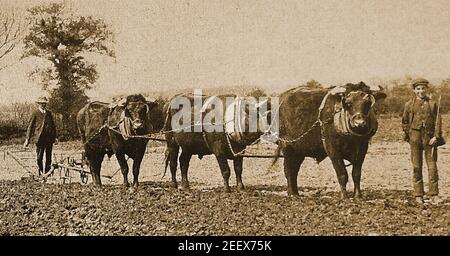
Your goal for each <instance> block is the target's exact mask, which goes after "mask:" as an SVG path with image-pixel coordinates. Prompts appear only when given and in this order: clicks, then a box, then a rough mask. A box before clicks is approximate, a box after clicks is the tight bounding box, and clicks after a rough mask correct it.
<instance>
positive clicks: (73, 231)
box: [0, 118, 450, 235]
mask: <svg viewBox="0 0 450 256" xmlns="http://www.w3.org/2000/svg"><path fill="white" fill-rule="evenodd" d="M446 120H449V119H448V118H447V119H446ZM397 122H398V119H388V120H387V121H386V122H383V121H381V127H380V131H379V133H378V134H377V136H376V137H375V138H374V140H373V142H372V144H371V146H370V148H369V153H368V155H367V156H366V161H365V163H364V166H363V174H362V189H363V193H364V197H365V200H364V201H362V202H359V201H354V200H353V199H351V200H347V201H341V200H339V196H338V184H337V180H336V175H335V172H334V170H333V169H332V166H331V162H330V161H329V160H328V159H326V160H324V161H323V162H322V163H320V164H317V163H315V162H314V161H313V160H311V159H308V160H306V161H305V162H304V164H303V166H302V169H301V171H300V175H299V186H300V194H301V197H300V198H289V197H287V196H286V179H285V178H284V174H283V171H282V159H281V161H279V162H278V163H277V165H276V166H275V167H274V168H273V169H272V170H270V171H267V167H268V166H269V163H270V160H269V159H246V160H245V161H244V173H243V180H244V184H245V185H246V186H247V189H246V191H245V192H236V191H233V192H232V193H230V194H226V193H223V192H222V177H221V174H220V171H219V168H218V165H217V163H216V161H215V159H214V158H213V157H211V156H205V157H204V158H203V160H199V159H197V158H193V159H192V161H191V165H190V170H189V179H190V182H191V188H192V191H191V192H189V193H186V192H182V191H178V190H174V189H171V188H169V181H170V174H169V173H167V174H166V176H165V177H164V178H162V175H163V171H164V170H163V166H164V165H163V163H162V162H163V157H164V154H163V152H164V147H162V146H161V145H159V146H156V147H155V146H151V147H149V148H148V150H147V155H146V157H145V158H144V162H143V164H142V168H141V175H140V181H141V186H140V188H139V189H138V190H137V191H135V192H131V191H129V190H127V189H124V188H123V187H122V186H120V184H121V183H122V175H121V173H120V171H119V172H117V174H116V175H115V176H114V177H113V179H111V180H108V179H105V178H104V179H103V182H104V184H106V186H103V188H101V189H98V188H94V187H92V186H90V185H80V184H79V177H78V175H77V174H76V173H73V177H74V178H73V180H72V182H73V184H70V185H60V184H59V183H60V181H59V179H58V177H59V176H58V173H55V175H54V176H53V177H51V178H50V179H49V181H48V182H47V183H45V184H44V183H39V182H35V181H32V179H30V178H27V177H28V176H29V174H28V173H27V172H25V171H23V170H22V169H21V168H20V167H19V166H18V165H17V164H16V163H14V161H13V160H12V159H11V158H10V157H6V158H5V159H4V158H3V154H0V166H2V168H1V169H0V179H2V180H3V181H0V234H3V235H50V234H51V235H121V234H123V235H450V186H449V184H450V173H449V170H448V167H449V166H450V165H449V164H450V147H449V145H445V146H444V147H442V148H440V152H439V161H438V168H439V174H440V181H439V184H440V193H441V196H442V199H443V202H442V203H440V204H438V205H431V204H429V203H427V204H425V205H424V206H419V205H416V204H415V203H414V198H413V197H412V195H411V189H412V184H411V179H412V173H411V172H412V170H411V167H410V165H411V164H410V162H409V152H408V144H406V143H404V142H401V141H399V140H400V138H401V133H398V130H396V129H398V125H396V124H397ZM447 125H448V124H447ZM446 131H448V130H446ZM447 138H448V136H447ZM78 146H79V144H78V143H64V144H59V145H56V146H55V155H56V158H58V157H61V156H65V155H68V154H71V155H75V154H74V152H75V151H72V150H73V149H75V148H77V147H78ZM258 147H259V148H256V149H257V150H258V151H263V152H267V153H268V154H269V153H271V152H272V151H273V149H274V145H271V144H263V145H259V146H258ZM17 148H19V146H4V147H0V153H2V152H1V151H5V150H12V149H17ZM129 162H130V163H131V160H130V161H129ZM117 169H118V164H117V163H116V161H115V158H114V157H113V158H111V159H110V160H108V159H107V158H106V160H105V162H104V165H103V170H102V174H108V175H112V174H114V173H115V172H116V171H117ZM131 175H132V174H129V179H131V178H132V176H131ZM424 176H425V177H426V168H425V171H424ZM350 177H351V175H350ZM89 181H91V179H90V177H89ZM231 184H232V185H234V184H235V182H234V173H233V174H232V182H231ZM425 185H426V186H427V179H425ZM352 187H353V184H352V182H351V178H350V182H349V185H348V187H347V188H348V190H349V191H350V190H352ZM426 190H427V188H426Z"/></svg>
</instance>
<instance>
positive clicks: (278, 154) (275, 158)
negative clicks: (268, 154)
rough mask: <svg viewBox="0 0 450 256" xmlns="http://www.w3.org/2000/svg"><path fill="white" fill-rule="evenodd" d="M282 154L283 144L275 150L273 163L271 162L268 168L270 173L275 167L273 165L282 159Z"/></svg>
mask: <svg viewBox="0 0 450 256" xmlns="http://www.w3.org/2000/svg"><path fill="white" fill-rule="evenodd" d="M280 155H281V145H278V147H277V149H276V150H275V154H274V158H273V160H272V163H271V164H270V166H269V168H267V172H268V173H269V172H270V171H271V170H272V169H273V166H274V165H275V164H276V163H277V162H278V159H280Z"/></svg>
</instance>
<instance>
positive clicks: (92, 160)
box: [86, 150, 103, 186]
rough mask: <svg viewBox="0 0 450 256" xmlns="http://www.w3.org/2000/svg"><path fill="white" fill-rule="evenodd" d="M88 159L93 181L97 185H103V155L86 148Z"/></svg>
mask: <svg viewBox="0 0 450 256" xmlns="http://www.w3.org/2000/svg"><path fill="white" fill-rule="evenodd" d="M86 159H87V161H88V164H89V170H90V171H91V175H92V182H93V183H94V185H96V186H101V185H102V181H101V179H100V169H101V168H102V161H103V155H102V154H99V153H97V152H93V151H90V150H86Z"/></svg>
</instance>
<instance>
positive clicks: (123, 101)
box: [117, 98, 127, 107]
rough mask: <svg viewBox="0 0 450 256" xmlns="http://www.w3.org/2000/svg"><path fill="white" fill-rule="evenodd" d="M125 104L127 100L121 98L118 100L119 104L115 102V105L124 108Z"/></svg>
mask: <svg viewBox="0 0 450 256" xmlns="http://www.w3.org/2000/svg"><path fill="white" fill-rule="evenodd" d="M126 104H127V99H125V98H122V99H120V100H119V102H117V105H118V106H120V107H125V105H126Z"/></svg>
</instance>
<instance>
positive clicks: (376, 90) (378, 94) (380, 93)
mask: <svg viewBox="0 0 450 256" xmlns="http://www.w3.org/2000/svg"><path fill="white" fill-rule="evenodd" d="M370 91H371V92H372V95H373V97H374V98H375V101H376V102H378V101H381V100H384V99H385V98H386V97H387V95H386V93H385V92H384V89H383V87H381V86H380V85H378V86H376V87H375V86H374V87H372V86H371V87H370Z"/></svg>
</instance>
